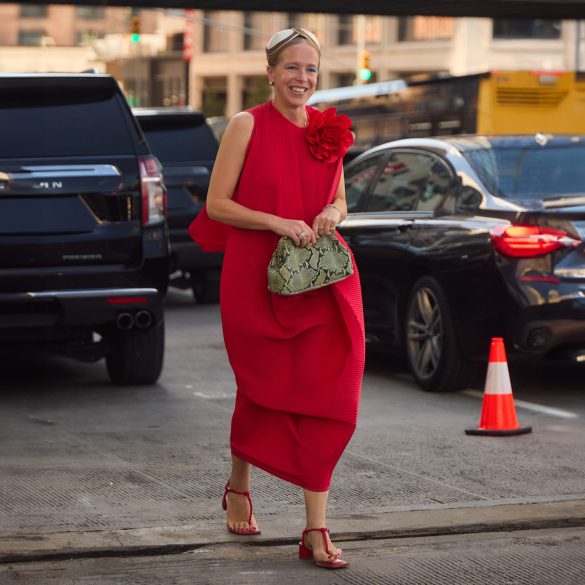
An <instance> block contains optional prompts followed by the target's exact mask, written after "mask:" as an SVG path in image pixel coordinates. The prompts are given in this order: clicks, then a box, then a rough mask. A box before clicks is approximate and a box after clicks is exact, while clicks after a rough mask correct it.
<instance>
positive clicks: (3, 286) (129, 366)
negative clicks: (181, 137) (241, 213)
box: [0, 74, 169, 384]
mask: <svg viewBox="0 0 585 585" xmlns="http://www.w3.org/2000/svg"><path fill="white" fill-rule="evenodd" d="M0 128H2V134H1V138H0V342H2V343H4V344H7V343H9V344H11V345H12V346H14V345H15V344H21V343H22V344H29V343H32V344H39V345H40V346H42V347H43V348H48V349H51V350H58V351H59V352H60V353H64V354H66V355H69V356H71V357H74V358H77V359H80V360H82V361H97V360H98V359H100V358H102V357H105V358H106V364H107V369H108V373H109V375H110V378H111V379H112V380H113V381H114V382H116V383H119V384H151V383H154V382H155V381H156V380H157V379H158V377H159V375H160V372H161V369H162V364H163V356H164V319H163V308H162V300H163V296H164V294H165V293H166V289H167V285H168V275H169V240H168V233H167V226H166V218H165V213H166V211H165V207H166V192H165V187H164V184H163V180H162V175H161V167H160V164H159V162H158V160H157V159H156V158H155V157H154V156H153V155H152V153H151V152H150V150H149V149H148V146H147V144H146V142H145V140H144V137H143V135H142V133H141V131H140V128H139V127H138V125H137V124H136V121H135V119H134V117H133V116H132V113H131V111H130V109H129V107H128V106H127V104H126V101H125V99H124V96H123V95H122V93H121V91H120V88H119V87H118V85H117V83H116V82H115V81H114V79H113V78H112V77H110V76H107V75H95V74H79V75H68V74H67V75H65V74H20V75H16V74H1V75H0Z"/></svg>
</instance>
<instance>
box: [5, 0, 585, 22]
mask: <svg viewBox="0 0 585 585" xmlns="http://www.w3.org/2000/svg"><path fill="white" fill-rule="evenodd" d="M8 1H9V0H0V2H8ZM20 3H21V4H37V5H38V4H80V5H85V4H100V5H106V6H133V7H143V8H197V9H203V10H238V11H259V12H322V13H329V14H358V13H359V14H379V15H387V16H407V15H414V14H420V15H428V16H487V17H492V18H504V17H512V18H553V19H561V18H562V19H573V18H576V19H585V1H584V0H483V1H480V0H359V1H357V2H339V0H318V1H316V0H81V1H76V0H73V1H72V0H50V2H42V0H21V2H20Z"/></svg>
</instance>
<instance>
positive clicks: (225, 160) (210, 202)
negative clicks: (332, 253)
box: [206, 112, 317, 246]
mask: <svg viewBox="0 0 585 585" xmlns="http://www.w3.org/2000/svg"><path fill="white" fill-rule="evenodd" d="M253 129H254V117H253V116H252V114H250V113H249V112H240V113H239V114H236V115H235V116H234V117H233V118H232V119H231V120H230V122H229V124H228V126H227V128H226V130H225V133H224V135H223V138H222V140H221V143H220V146H219V151H218V153H217V157H216V159H215V164H214V166H213V171H212V173H211V179H210V181H209V190H208V192H207V201H206V206H207V214H208V215H209V217H210V218H211V219H215V220H216V221H221V222H222V223H227V224H229V225H233V226H236V227H240V228H246V229H251V230H270V231H273V232H275V233H277V234H278V235H280V236H288V237H289V238H291V239H292V240H293V241H294V242H295V244H296V245H297V246H298V245H305V244H308V243H315V241H316V239H317V238H316V237H315V234H314V232H313V230H312V229H311V228H310V227H309V226H308V225H307V224H306V223H305V222H304V221H301V220H291V219H283V218H282V217H278V216H277V215H272V214H270V213H264V212H262V211H255V210H253V209H249V208H247V207H245V206H243V205H241V204H239V203H237V202H236V201H233V199H232V196H233V193H234V191H235V188H236V185H237V183H238V179H239V178H240V173H241V172H242V168H243V166H244V159H245V156H246V148H247V147H248V142H249V141H250V138H251V136H252V130H253ZM299 234H304V235H305V237H304V238H303V239H302V240H301V238H299Z"/></svg>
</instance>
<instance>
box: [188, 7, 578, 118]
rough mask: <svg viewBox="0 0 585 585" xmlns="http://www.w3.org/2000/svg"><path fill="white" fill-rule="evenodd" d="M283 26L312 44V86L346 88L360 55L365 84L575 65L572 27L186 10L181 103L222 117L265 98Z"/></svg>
mask: <svg viewBox="0 0 585 585" xmlns="http://www.w3.org/2000/svg"><path fill="white" fill-rule="evenodd" d="M289 26H302V27H305V28H308V29H310V30H312V31H313V32H315V33H316V34H317V36H318V37H319V39H320V40H321V43H322V48H323V51H322V60H321V66H320V72H319V87H320V88H321V89H327V88H331V87H340V86H345V85H351V84H353V83H354V82H355V80H356V76H357V70H358V67H359V54H360V47H364V48H365V49H366V50H367V52H368V53H369V56H370V69H371V70H372V77H371V81H386V80H390V79H397V78H402V79H417V78H422V77H428V76H436V75H465V74H470V73H478V72H483V71H489V70H497V69H528V70H570V69H575V68H580V67H579V61H581V62H583V57H582V56H581V53H584V51H583V50H582V46H578V45H579V44H581V45H582V42H581V39H579V42H578V35H577V25H576V24H575V23H574V22H569V21H567V22H561V21H551V20H548V21H538V20H513V19H510V20H506V19H502V20H491V19H485V18H439V17H423V16H415V17H400V18H396V17H382V16H367V17H363V16H352V15H341V16H334V15H324V14H284V13H237V12H220V11H217V12H216V11H196V22H195V40H196V42H195V44H194V49H193V51H194V54H193V59H192V61H191V64H190V78H189V82H190V89H191V92H190V95H191V103H192V104H193V105H194V106H195V107H197V108H202V109H203V110H204V111H206V113H208V114H209V115H226V116H231V115H233V114H234V113H236V112H238V111H240V110H241V109H243V108H247V107H250V106H251V105H254V104H255V103H260V102H261V101H263V100H264V99H267V97H268V96H269V95H270V91H269V88H268V85H267V80H266V76H265V67H266V61H265V56H264V50H263V48H264V45H265V44H266V41H267V40H268V38H269V37H270V35H271V34H272V33H273V32H274V31H277V30H280V29H283V28H287V27H289Z"/></svg>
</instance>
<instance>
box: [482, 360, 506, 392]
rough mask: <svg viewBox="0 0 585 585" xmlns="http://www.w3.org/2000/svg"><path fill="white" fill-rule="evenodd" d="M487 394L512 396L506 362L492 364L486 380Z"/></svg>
mask: <svg viewBox="0 0 585 585" xmlns="http://www.w3.org/2000/svg"><path fill="white" fill-rule="evenodd" d="M484 393H485V394H512V385H511V384H510V374H509V372H508V364H507V363H506V362H490V363H489V365H488V371H487V377H486V380H485V392H484Z"/></svg>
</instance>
